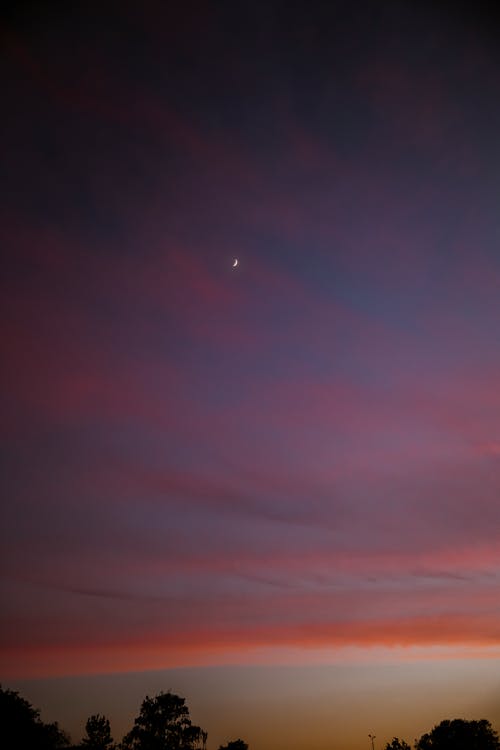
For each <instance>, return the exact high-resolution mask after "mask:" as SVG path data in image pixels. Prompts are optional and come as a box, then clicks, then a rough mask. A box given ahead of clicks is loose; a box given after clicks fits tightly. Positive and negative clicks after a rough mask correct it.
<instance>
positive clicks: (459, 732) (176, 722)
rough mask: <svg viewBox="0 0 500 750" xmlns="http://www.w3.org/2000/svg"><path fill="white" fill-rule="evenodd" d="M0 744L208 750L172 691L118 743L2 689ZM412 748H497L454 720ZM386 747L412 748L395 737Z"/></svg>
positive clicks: (244, 748) (485, 725)
mask: <svg viewBox="0 0 500 750" xmlns="http://www.w3.org/2000/svg"><path fill="white" fill-rule="evenodd" d="M0 726H1V727H2V735H1V736H2V747H5V748H6V750H17V749H18V748H19V750H206V744H207V733H206V732H204V731H203V730H202V729H201V728H200V727H198V726H196V725H195V724H193V723H192V722H191V719H190V716H189V709H188V707H187V706H186V700H185V699H184V698H181V697H180V696H178V695H175V694H174V693H171V692H168V693H163V692H162V693H159V695H157V696H155V697H154V698H150V697H149V696H146V697H145V699H144V700H143V702H142V705H141V709H140V713H139V716H137V718H136V719H135V721H134V726H133V727H132V729H131V730H130V732H128V733H127V734H126V735H125V737H124V738H123V739H122V741H121V742H120V743H116V742H115V741H114V739H113V737H112V735H111V726H110V723H109V720H108V719H107V718H106V717H105V716H102V715H101V714H94V715H93V716H89V718H88V719H87V722H86V724H85V736H84V737H83V739H82V741H81V743H80V744H79V745H72V744H71V740H70V738H69V736H68V735H67V734H66V732H64V731H63V730H62V729H61V728H60V727H59V725H58V723H57V722H54V723H52V724H46V723H44V722H43V721H42V720H41V719H40V712H39V711H37V710H36V709H34V708H33V707H32V706H31V705H30V704H29V703H28V701H26V700H25V699H24V698H22V697H21V696H20V695H19V694H18V693H17V692H15V691H14V690H3V689H2V688H1V687H0ZM413 747H414V750H500V742H499V739H498V735H497V733H496V732H495V731H494V729H493V727H492V726H491V724H490V722H489V721H486V719H481V720H480V721H465V720H464V719H453V720H452V721H450V720H445V721H442V722H441V723H440V724H437V725H436V726H435V727H434V728H433V729H432V730H431V731H430V732H429V733H428V734H423V735H422V737H420V739H419V740H415V742H414V745H413ZM219 750H248V745H247V743H246V742H244V741H243V740H241V739H237V740H231V741H230V742H228V743H227V744H226V745H220V746H219ZM384 750H411V747H410V745H408V743H407V742H405V741H404V740H400V739H399V738H398V737H394V739H393V740H392V742H388V743H387V744H386V746H385V749H384Z"/></svg>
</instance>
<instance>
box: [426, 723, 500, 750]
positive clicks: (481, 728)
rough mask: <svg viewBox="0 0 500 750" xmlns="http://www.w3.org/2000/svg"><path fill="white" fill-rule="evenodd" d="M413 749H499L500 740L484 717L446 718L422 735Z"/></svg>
mask: <svg viewBox="0 0 500 750" xmlns="http://www.w3.org/2000/svg"><path fill="white" fill-rule="evenodd" d="M415 750H500V742H499V740H498V735H497V733H496V732H495V731H494V729H493V728H492V726H491V724H490V722H489V721H486V719H481V720H480V721H466V720H465V719H453V720H452V721H450V720H448V719H447V720H445V721H442V722H441V723H440V724H437V725H436V726H435V727H434V728H433V729H432V730H431V731H430V732H429V733H428V734H424V735H422V737H421V738H420V739H419V740H418V742H416V743H415Z"/></svg>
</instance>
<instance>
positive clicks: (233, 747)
mask: <svg viewBox="0 0 500 750" xmlns="http://www.w3.org/2000/svg"><path fill="white" fill-rule="evenodd" d="M219 750H248V744H247V743H246V742H243V740H239V739H238V740H231V742H228V743H227V745H219Z"/></svg>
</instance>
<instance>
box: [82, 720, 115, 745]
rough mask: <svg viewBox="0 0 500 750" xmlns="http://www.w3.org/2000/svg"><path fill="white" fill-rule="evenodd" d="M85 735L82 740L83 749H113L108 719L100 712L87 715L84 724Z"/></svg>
mask: <svg viewBox="0 0 500 750" xmlns="http://www.w3.org/2000/svg"><path fill="white" fill-rule="evenodd" d="M85 732H86V735H87V736H86V737H84V738H83V740H82V747H84V748H85V750H113V748H114V744H113V738H112V736H111V726H110V724H109V719H107V718H106V717H105V716H101V715H100V714H94V715H92V716H89V718H88V719H87V723H86V724H85Z"/></svg>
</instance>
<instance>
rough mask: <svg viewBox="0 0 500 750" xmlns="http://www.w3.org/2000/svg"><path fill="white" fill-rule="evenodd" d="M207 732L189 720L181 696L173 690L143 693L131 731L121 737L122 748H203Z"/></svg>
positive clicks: (170, 749)
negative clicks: (142, 699) (156, 693)
mask: <svg viewBox="0 0 500 750" xmlns="http://www.w3.org/2000/svg"><path fill="white" fill-rule="evenodd" d="M206 738H207V735H206V733H205V732H203V731H202V730H201V729H200V727H198V726H195V725H194V724H192V723H191V719H190V718H189V710H188V708H187V706H186V701H185V699H184V698H180V697H179V696H178V695H175V694H174V693H170V692H168V693H160V694H159V695H157V696H156V697H155V698H150V697H149V696H146V698H145V699H144V701H143V702H142V706H141V712H140V714H139V716H138V717H137V718H136V720H135V722H134V726H133V728H132V729H131V731H130V732H129V733H128V734H127V735H126V736H125V737H124V738H123V743H122V747H123V748H124V750H195V749H196V748H199V747H204V744H205V742H206Z"/></svg>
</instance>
